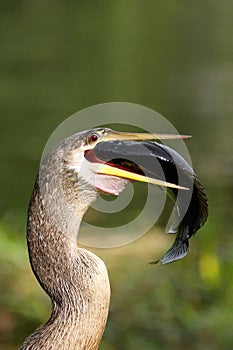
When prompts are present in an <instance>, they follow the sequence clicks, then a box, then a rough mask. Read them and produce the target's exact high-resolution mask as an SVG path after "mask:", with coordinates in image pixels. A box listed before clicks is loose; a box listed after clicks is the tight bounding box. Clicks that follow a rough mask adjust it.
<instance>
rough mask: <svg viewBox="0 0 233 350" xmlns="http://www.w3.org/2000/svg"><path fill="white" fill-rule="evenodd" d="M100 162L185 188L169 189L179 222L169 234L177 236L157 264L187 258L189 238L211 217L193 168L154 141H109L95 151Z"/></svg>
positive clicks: (170, 150)
mask: <svg viewBox="0 0 233 350" xmlns="http://www.w3.org/2000/svg"><path fill="white" fill-rule="evenodd" d="M94 152H95V155H96V157H97V158H98V159H101V160H102V161H105V162H107V163H109V164H111V165H112V166H117V167H122V168H123V169H125V170H129V171H131V172H135V173H137V174H143V175H146V176H148V177H150V178H155V179H160V180H165V181H166V182H169V183H173V184H176V185H179V186H182V187H184V188H187V189H189V190H188V191H187V190H184V189H183V190H182V189H177V188H166V190H167V191H168V194H169V195H170V196H171V197H172V198H173V200H174V201H175V205H174V213H175V217H176V220H175V221H176V223H175V224H174V225H172V227H171V228H170V229H169V231H168V233H175V234H176V238H175V241H174V243H173V245H172V247H171V248H170V249H169V250H168V251H167V252H166V253H165V254H164V256H163V257H162V258H161V259H159V260H156V261H153V262H151V264H155V263H158V262H160V263H161V264H162V265H164V264H168V263H171V262H173V261H176V260H179V259H182V258H184V257H185V256H186V255H187V254H188V250H189V239H190V238H191V237H192V236H193V235H194V234H195V232H196V231H197V230H198V229H199V228H200V227H201V226H202V225H203V224H204V223H205V221H206V220H207V217H208V198H207V194H206V191H205V188H204V186H203V185H202V184H201V182H200V180H199V179H198V177H197V175H196V174H195V173H194V171H193V169H192V168H191V166H190V165H189V164H188V163H187V162H186V161H185V160H184V158H182V157H181V156H180V155H179V154H178V153H177V152H176V151H174V150H173V149H171V148H170V147H168V146H165V145H163V144H160V143H157V142H151V141H144V142H138V141H124V142H122V141H118V140H117V141H106V142H104V143H101V142H100V143H99V144H98V145H97V146H96V147H95V149H94Z"/></svg>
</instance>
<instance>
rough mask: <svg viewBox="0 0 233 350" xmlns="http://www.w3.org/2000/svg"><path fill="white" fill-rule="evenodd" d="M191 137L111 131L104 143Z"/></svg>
mask: <svg viewBox="0 0 233 350" xmlns="http://www.w3.org/2000/svg"><path fill="white" fill-rule="evenodd" d="M190 137H191V136H190V135H179V134H151V133H140V132H139V133H135V132H120V131H114V130H111V132H109V133H108V134H107V135H106V136H104V137H103V139H102V141H114V140H119V141H155V140H181V139H187V138H190Z"/></svg>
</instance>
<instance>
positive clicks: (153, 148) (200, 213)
mask: <svg viewBox="0 0 233 350" xmlns="http://www.w3.org/2000/svg"><path fill="white" fill-rule="evenodd" d="M168 138H183V137H182V136H179V135H156V134H149V133H148V134H146V133H122V132H116V131H113V130H110V129H107V128H96V129H93V130H89V131H84V132H80V133H77V134H75V135H72V136H70V137H68V138H66V139H65V140H63V141H62V142H61V143H60V144H59V145H58V146H57V147H55V149H54V150H52V151H51V152H50V153H49V155H48V156H47V157H46V158H45V160H44V161H43V163H42V165H41V167H40V170H39V174H38V177H37V180H36V182H35V187H34V190H33V193H32V197H31V201H30V205H29V211H28V225H27V242H28V250H29V257H30V263H31V266H32V270H33V272H34V274H35V276H36V278H37V280H38V281H39V283H40V285H41V287H42V288H43V289H44V290H45V292H46V293H47V294H48V295H49V297H50V298H51V301H52V312H51V316H50V319H49V320H48V321H47V322H46V323H45V324H44V325H43V326H41V327H40V328H38V329H37V330H36V331H35V332H34V333H33V334H32V335H30V336H29V337H28V338H27V339H26V341H25V342H24V344H23V346H22V348H21V349H22V350H29V349H30V350H39V349H40V350H74V349H76V350H95V349H98V347H99V343H100V341H101V337H102V334H103V331H104V328H105V324H106V320H107V316H108V309H109V300H110V286H109V279H108V273H107V269H106V267H105V264H104V262H103V261H102V260H101V259H99V258H98V257H97V256H96V255H94V254H93V253H91V252H90V251H88V250H85V249H81V248H78V247H77V242H76V241H77V233H78V229H79V225H80V223H81V220H82V217H83V215H84V214H85V212H86V210H87V209H88V207H89V206H90V205H91V203H93V201H95V199H96V198H97V196H98V192H99V191H103V192H105V193H111V194H115V195H118V194H119V193H120V192H121V191H122V190H123V189H124V188H125V186H126V185H127V183H128V182H129V181H130V180H135V181H144V182H150V183H152V184H155V185H158V186H165V187H169V188H170V189H171V191H173V194H174V195H175V196H176V195H177V193H178V189H181V191H183V192H188V191H187V188H188V187H190V184H191V185H192V186H193V189H194V190H193V193H194V194H193V195H192V198H191V204H190V206H189V207H188V208H187V213H186V214H185V215H184V218H183V219H182V217H181V221H182V220H183V226H184V227H185V229H183V227H181V226H180V225H179V226H178V235H177V238H176V242H175V246H174V247H173V252H172V254H171V252H170V253H169V256H167V257H166V254H165V256H164V258H163V259H164V260H163V259H162V260H161V263H167V262H170V261H172V260H177V259H180V258H182V257H183V256H185V255H186V254H187V247H188V239H189V238H190V236H191V235H192V234H193V233H195V231H196V230H197V229H198V228H199V227H200V226H201V225H202V224H203V223H204V221H205V220H206V217H207V204H206V197H205V194H204V190H203V189H202V188H201V189H200V186H199V182H198V180H197V177H196V176H195V174H194V173H193V172H192V169H191V168H189V167H188V166H186V165H185V166H184V163H182V161H180V160H179V159H178V162H177V163H178V167H180V169H181V172H182V173H183V174H186V175H187V176H186V175H185V179H184V182H183V183H181V184H180V183H179V179H178V177H179V176H178V172H176V166H175V161H174V160H173V156H175V155H177V153H176V152H174V151H173V154H172V155H171V154H170V153H169V150H170V149H169V148H168V147H166V146H163V145H162V144H158V143H156V142H150V140H151V141H152V140H156V139H168ZM139 146H141V147H140V148H138V147H139ZM127 153H128V155H129V154H130V157H128V156H127ZM133 157H135V158H133ZM153 157H154V158H156V160H158V162H159V163H160V166H161V167H162V169H163V170H164V174H165V178H163V177H162V176H160V175H158V169H154V168H153V166H152V163H151V162H150V159H152V158H153ZM178 158H179V157H178ZM185 164H186V163H185ZM187 178H188V179H189V180H190V179H191V180H190V181H188V180H187ZM195 191H196V192H195ZM202 202H203V203H204V204H203V203H202ZM203 208H204V209H203ZM178 209H180V204H179V205H178V204H177V210H178ZM192 213H193V215H192ZM185 216H186V218H185ZM185 220H186V221H185ZM187 227H188V229H187ZM180 232H181V233H180ZM177 241H178V245H180V246H179V247H177ZM184 247H185V248H184ZM182 249H184V251H182Z"/></svg>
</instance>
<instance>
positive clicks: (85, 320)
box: [21, 184, 110, 350]
mask: <svg viewBox="0 0 233 350" xmlns="http://www.w3.org/2000/svg"><path fill="white" fill-rule="evenodd" d="M52 188H53V197H51V193H50V196H49V197H48V198H50V199H49V200H51V201H54V203H55V204H56V205H54V206H53V208H54V212H48V210H47V209H46V208H45V207H46V203H45V202H46V200H45V199H44V196H42V194H41V189H39V187H38V184H36V185H35V189H34V193H33V195H32V199H31V203H30V207H29V216H28V229H27V240H28V249H29V256H30V262H31V266H32V269H33V272H34V273H35V275H36V277H37V279H38V281H39V283H40V284H41V286H42V288H43V289H44V290H45V291H46V293H47V294H48V295H49V296H50V298H51V300H52V313H51V316H50V319H49V320H48V321H47V323H46V324H45V325H43V326H42V327H40V328H39V329H37V330H36V331H35V332H34V333H33V334H32V335H31V336H29V338H27V339H26V341H25V343H24V344H23V346H22V348H21V349H22V350H29V349H30V350H39V349H40V350H55V349H56V350H57V349H60V350H74V349H76V350H81V349H82V350H95V349H98V346H99V343H100V341H101V337H102V334H103V331H104V328H105V324H106V320H107V316H108V308H109V300H110V286H109V279H108V273H107V270H106V267H105V264H104V263H103V261H102V260H101V259H99V258H98V257H97V256H96V255H94V254H93V253H91V252H89V251H87V250H84V249H80V248H78V247H77V244H76V240H75V239H74V238H75V237H74V236H75V234H74V226H76V229H77V225H79V224H80V221H81V218H82V215H83V214H84V212H85V210H86V207H87V204H86V203H85V204H83V206H84V205H85V208H84V207H82V206H81V210H80V211H81V213H82V215H81V214H79V216H78V215H76V216H75V217H76V221H75V220H73V221H74V225H73V226H72V225H71V224H70V223H69V222H68V223H67V224H65V223H64V222H63V219H64V212H63V211H62V208H64V203H63V204H61V203H60V202H59V200H60V199H61V196H60V194H56V191H55V190H54V187H53V186H52ZM74 192H75V191H74ZM67 201H68V203H67V205H68V207H70V208H71V209H72V210H73V214H72V215H74V214H75V213H76V214H78V213H77V210H78V209H77V207H75V206H74V205H73V204H72V203H74V201H73V200H71V201H70V202H69V195H68V196H67ZM83 203H84V202H83ZM47 204H48V203H47ZM49 204H50V207H51V203H49ZM72 210H71V211H72ZM59 214H60V216H59ZM65 214H67V213H65ZM51 217H53V222H52V220H51ZM59 217H60V219H59ZM54 218H55V220H54ZM70 219H72V218H70ZM65 228H66V229H65ZM69 230H70V233H68V232H69ZM63 231H65V232H63Z"/></svg>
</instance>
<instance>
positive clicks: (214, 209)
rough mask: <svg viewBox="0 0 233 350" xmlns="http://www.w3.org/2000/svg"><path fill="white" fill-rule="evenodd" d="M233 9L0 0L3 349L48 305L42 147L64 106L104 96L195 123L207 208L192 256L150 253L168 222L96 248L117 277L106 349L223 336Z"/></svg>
mask: <svg viewBox="0 0 233 350" xmlns="http://www.w3.org/2000/svg"><path fill="white" fill-rule="evenodd" d="M232 14H233V5H232V2H231V1H228V0H226V1H224V2H220V1H213V0H211V1H210V0H207V1H204V2H203V1H200V0H197V1H195V2H178V1H174V0H169V1H166V2H165V1H142V0H141V1H140V0H137V1H133V0H124V1H122V0H119V1H98V2H95V1H74V0H69V1H62V0H56V1H54V0H47V1H45V0H41V1H36V0H30V1H29V0H18V1H13V0H1V2H0V45H1V46H0V47H1V53H0V109H1V113H0V132H1V134H0V150H1V171H0V348H1V349H2V350H11V349H16V348H17V347H19V345H20V344H21V343H22V342H23V340H24V338H25V337H26V336H27V335H28V334H29V333H30V332H31V331H32V330H34V329H35V328H36V327H37V326H38V325H39V324H41V323H42V322H44V321H45V320H46V319H47V317H48V315H49V311H50V303H49V300H48V298H47V296H46V295H45V294H44V292H43V291H42V290H41V289H40V287H39V285H38V284H37V282H36V280H35V278H34V276H33V274H32V272H31V270H30V266H29V263H28V258H27V249H26V243H25V223H26V212H27V205H28V201H29V197H30V194H31V190H32V186H33V182H34V179H35V176H36V173H37V170H38V166H39V162H40V156H41V153H42V151H43V147H44V145H45V143H46V141H47V139H48V137H49V136H50V134H51V132H52V131H53V130H54V129H55V128H56V127H57V126H58V125H59V124H60V123H61V122H62V121H63V120H64V119H65V118H67V117H68V116H69V115H71V114H73V113H74V112H76V111H78V110H80V109H82V108H85V107H88V106H90V105H94V104H98V103H103V102H110V101H125V102H133V103H137V104H142V105H145V106H148V107H150V108H152V109H155V110H157V111H158V112H160V113H161V114H163V115H164V116H166V117H167V119H169V120H170V121H171V123H172V124H173V125H174V126H175V127H176V128H177V129H178V130H179V132H180V133H188V134H192V135H193V139H192V140H191V141H189V142H188V147H189V151H190V154H191V156H192V161H193V165H194V167H195V170H196V172H197V173H198V174H199V176H200V178H201V180H202V182H203V183H204V184H205V186H206V188H207V191H208V194H209V202H210V217H209V220H208V223H207V224H206V225H205V226H204V227H203V228H202V229H201V230H200V232H198V233H197V235H196V237H195V238H194V239H193V240H192V242H191V245H192V247H191V248H192V249H191V252H190V254H189V256H188V257H187V258H186V259H184V260H183V261H180V262H177V263H175V264H171V265H169V266H166V267H152V266H149V265H148V264H147V262H148V261H149V260H151V259H153V258H155V257H156V254H157V253H156V252H157V251H158V249H163V250H164V249H166V248H167V245H166V244H167V243H166V242H165V243H164V242H163V241H162V240H157V239H156V232H157V231H158V230H161V231H162V230H163V229H164V227H163V223H162V224H161V227H160V228H159V229H158V228H155V229H154V230H151V231H150V232H149V233H148V234H147V235H146V236H144V237H143V238H142V239H140V240H139V241H137V242H135V243H133V244H131V245H129V246H127V247H124V248H121V249H112V250H106V251H104V250H98V251H96V253H97V254H98V255H99V256H100V257H102V258H103V259H104V260H105V261H106V263H107V265H108V268H109V274H110V279H111V285H112V300H111V309H110V315H109V322H108V325H107V328H106V331H105V334H104V338H103V341H102V344H101V349H102V350H117V349H122V350H124V349H125V350H131V349H134V350H137V349H140V350H141V349H145V350H152V349H153V350H154V349H181V348H184V347H186V346H188V347H189V349H192V350H194V349H206V350H208V349H211V350H217V349H232V347H233V331H232V324H233V239H232V237H233V236H232V196H233V191H232V190H233V187H232V175H233V174H232V173H233V166H232V131H233V130H232V129H233V128H232V127H233V104H232V94H233V89H232V76H231V73H232V69H233V45H232V37H233V26H232ZM165 236H166V235H164V236H163V237H165ZM164 239H165V240H166V238H164ZM161 247H162V248H161ZM165 247H166V248H165ZM163 250H161V251H163ZM161 251H160V252H161ZM157 257H158V256H157Z"/></svg>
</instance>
